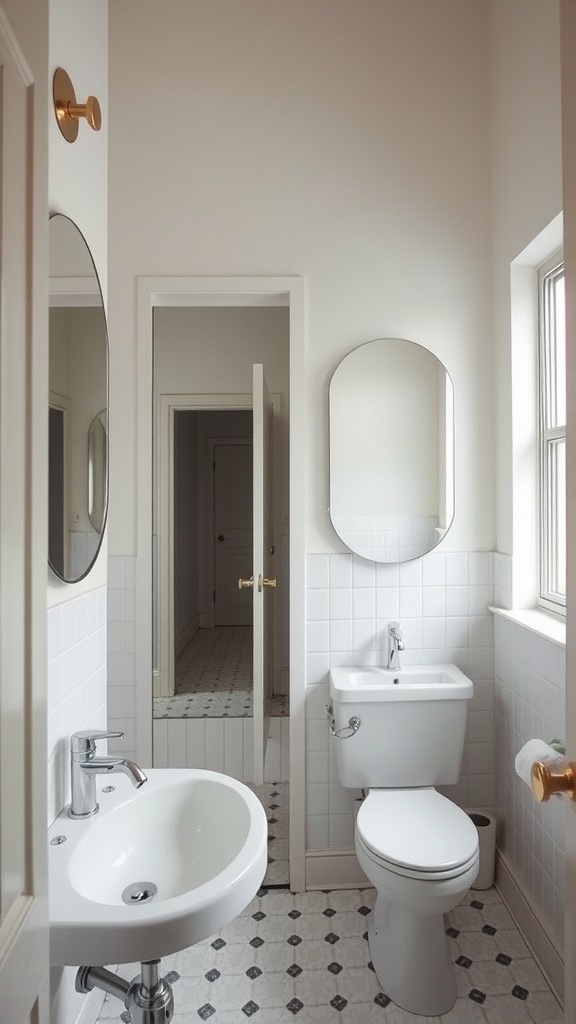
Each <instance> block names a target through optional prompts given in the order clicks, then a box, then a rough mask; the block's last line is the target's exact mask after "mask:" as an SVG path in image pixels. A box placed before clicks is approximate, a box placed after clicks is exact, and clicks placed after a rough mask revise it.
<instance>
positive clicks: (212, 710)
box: [154, 690, 288, 718]
mask: <svg viewBox="0 0 576 1024" xmlns="http://www.w3.org/2000/svg"><path fill="white" fill-rule="evenodd" d="M267 714H269V715H270V717H271V718H285V717H286V715H287V714H288V697H285V696H280V697H272V699H271V700H270V702H269V705H268V708H267ZM251 717H252V690H230V691H227V690H218V691H217V692H214V691H211V690H207V691H205V692H202V691H200V692H198V693H177V694H175V695H174V696H173V697H155V698H154V718H251Z"/></svg>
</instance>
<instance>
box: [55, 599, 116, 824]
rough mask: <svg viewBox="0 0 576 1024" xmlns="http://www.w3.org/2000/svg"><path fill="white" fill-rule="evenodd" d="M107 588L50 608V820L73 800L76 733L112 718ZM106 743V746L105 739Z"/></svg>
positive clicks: (102, 726)
mask: <svg viewBox="0 0 576 1024" xmlns="http://www.w3.org/2000/svg"><path fill="white" fill-rule="evenodd" d="M100 592H101V593H100ZM105 592H106V588H105V587H102V588H99V589H98V590H97V591H92V592H88V593H85V594H81V595H80V596H79V597H75V598H72V600H70V601H66V602H65V603H64V604H61V605H55V606H54V607H52V608H49V609H48V612H47V636H48V655H49V657H48V680H49V686H48V708H47V730H48V771H47V782H48V824H51V823H52V821H53V820H54V818H55V817H56V816H57V815H58V814H59V813H60V811H61V810H62V809H63V808H64V807H65V805H66V804H67V803H68V802H69V800H70V763H69V761H70V754H69V751H70V736H71V734H72V733H73V732H77V731H78V730H80V729H106V727H107V724H108V721H107V719H108V712H107V706H106V632H107V631H106V623H105V619H104V616H103V608H104V603H103V600H102V598H103V597H105ZM101 749H102V751H103V752H104V753H105V752H106V747H105V745H104V744H103V745H102V748H101Z"/></svg>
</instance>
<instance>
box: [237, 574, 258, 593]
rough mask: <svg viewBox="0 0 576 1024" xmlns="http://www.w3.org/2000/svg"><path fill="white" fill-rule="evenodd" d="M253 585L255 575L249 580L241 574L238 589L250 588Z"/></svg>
mask: <svg viewBox="0 0 576 1024" xmlns="http://www.w3.org/2000/svg"><path fill="white" fill-rule="evenodd" d="M253 586H254V577H253V576H251V577H250V579H249V580H248V579H244V577H242V576H241V577H240V579H239V580H238V590H245V589H249V588H250V587H253Z"/></svg>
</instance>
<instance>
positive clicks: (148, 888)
mask: <svg viewBox="0 0 576 1024" xmlns="http://www.w3.org/2000/svg"><path fill="white" fill-rule="evenodd" d="M157 892H158V886H157V885H154V882H132V885H127V886H126V888H125V889H124V892H123V893H122V900H123V901H124V903H127V904H128V906H130V905H131V904H132V903H150V900H153V899H154V897H155V895H156V893H157Z"/></svg>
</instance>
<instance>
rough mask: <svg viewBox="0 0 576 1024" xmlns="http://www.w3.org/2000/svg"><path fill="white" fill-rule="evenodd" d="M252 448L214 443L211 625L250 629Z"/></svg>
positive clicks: (243, 445)
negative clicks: (246, 583)
mask: <svg viewBox="0 0 576 1024" xmlns="http://www.w3.org/2000/svg"><path fill="white" fill-rule="evenodd" d="M252 490H253V488H252V445H251V444H229V443H219V442H215V444H214V624H215V625H216V626H251V625H252V601H251V599H250V594H249V593H248V591H247V590H246V589H241V588H240V587H239V586H238V579H239V577H241V576H242V577H244V576H248V575H249V574H250V572H251V566H252Z"/></svg>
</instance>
